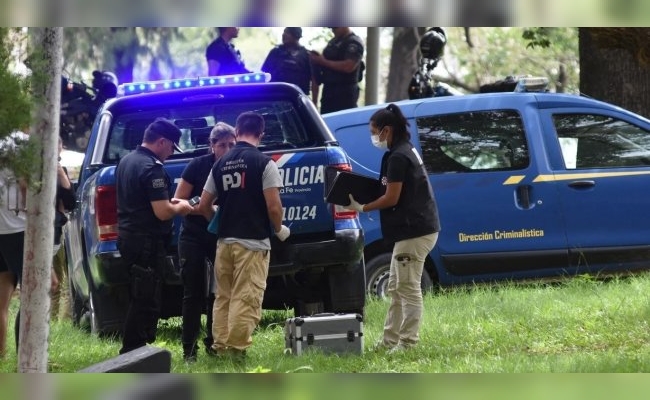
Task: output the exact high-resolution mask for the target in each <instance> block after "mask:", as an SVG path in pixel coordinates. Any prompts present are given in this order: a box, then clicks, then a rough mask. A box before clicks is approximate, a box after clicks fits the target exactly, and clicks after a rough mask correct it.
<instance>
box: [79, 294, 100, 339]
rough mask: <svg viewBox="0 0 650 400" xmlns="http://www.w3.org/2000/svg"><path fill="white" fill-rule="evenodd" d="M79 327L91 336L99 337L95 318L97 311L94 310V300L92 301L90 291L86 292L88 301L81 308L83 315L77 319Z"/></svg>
mask: <svg viewBox="0 0 650 400" xmlns="http://www.w3.org/2000/svg"><path fill="white" fill-rule="evenodd" d="M79 326H81V327H82V328H83V329H84V330H86V331H87V332H89V333H90V334H93V335H99V334H100V332H99V328H100V326H99V318H98V316H97V309H96V308H95V300H94V299H93V291H92V289H91V290H90V291H89V292H88V301H87V302H86V305H85V306H84V308H83V314H81V317H80V319H79Z"/></svg>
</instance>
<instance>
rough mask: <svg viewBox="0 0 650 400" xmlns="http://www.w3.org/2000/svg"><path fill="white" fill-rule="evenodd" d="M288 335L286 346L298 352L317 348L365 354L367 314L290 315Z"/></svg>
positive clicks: (332, 351) (339, 352) (318, 349)
mask: <svg viewBox="0 0 650 400" xmlns="http://www.w3.org/2000/svg"><path fill="white" fill-rule="evenodd" d="M284 339H285V348H287V349H290V350H291V354H293V355H297V356H299V355H302V354H303V353H305V352H307V351H314V350H316V351H321V352H323V353H326V354H363V316H362V315H360V314H333V313H322V314H315V315H312V316H308V317H295V318H288V319H287V320H286V322H285V325H284Z"/></svg>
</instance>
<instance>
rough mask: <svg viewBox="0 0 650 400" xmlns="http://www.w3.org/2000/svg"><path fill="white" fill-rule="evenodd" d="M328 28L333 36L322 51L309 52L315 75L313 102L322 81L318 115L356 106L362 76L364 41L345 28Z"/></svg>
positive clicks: (315, 99)
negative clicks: (321, 52)
mask: <svg viewBox="0 0 650 400" xmlns="http://www.w3.org/2000/svg"><path fill="white" fill-rule="evenodd" d="M331 29H332V32H333V33H334V37H333V38H332V39H331V40H330V41H329V42H328V43H327V46H326V47H325V49H324V50H323V54H322V55H320V54H318V53H317V52H315V51H313V52H311V54H310V58H311V62H312V65H314V75H315V81H314V82H315V83H314V85H313V86H312V90H313V93H312V99H313V101H314V104H318V95H319V85H320V84H321V83H322V84H323V97H322V98H321V107H320V112H321V114H325V113H329V112H333V111H338V110H345V109H347V108H354V107H356V106H357V101H358V100H359V85H358V83H359V80H360V79H361V76H362V71H361V69H362V65H363V62H362V60H361V59H362V58H363V51H364V45H363V41H362V40H361V38H360V37H359V36H357V35H356V34H355V33H354V32H352V30H351V29H350V28H348V27H343V28H331Z"/></svg>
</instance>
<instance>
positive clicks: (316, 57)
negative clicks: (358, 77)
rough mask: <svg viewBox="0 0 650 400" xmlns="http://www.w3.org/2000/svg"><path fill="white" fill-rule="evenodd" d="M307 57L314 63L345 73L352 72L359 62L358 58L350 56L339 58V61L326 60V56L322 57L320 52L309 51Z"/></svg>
mask: <svg viewBox="0 0 650 400" xmlns="http://www.w3.org/2000/svg"><path fill="white" fill-rule="evenodd" d="M309 57H310V59H311V62H312V63H314V64H316V65H320V66H321V67H325V68H329V69H333V70H334V71H338V72H344V73H346V74H349V73H351V72H354V71H355V70H356V69H357V67H358V66H359V62H360V60H356V61H355V60H352V59H350V58H346V59H345V60H339V61H336V60H328V59H327V58H325V57H323V56H322V55H321V54H317V53H311V54H310V55H309Z"/></svg>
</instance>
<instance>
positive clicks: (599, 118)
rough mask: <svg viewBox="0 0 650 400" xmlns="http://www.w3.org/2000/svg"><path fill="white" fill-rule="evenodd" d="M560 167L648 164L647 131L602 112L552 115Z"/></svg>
mask: <svg viewBox="0 0 650 400" xmlns="http://www.w3.org/2000/svg"><path fill="white" fill-rule="evenodd" d="M553 123H554V124H555V132H556V134H557V137H558V141H559V143H560V147H561V148H562V156H563V157H564V167H565V168H566V169H581V168H613V167H638V166H647V165H650V150H649V149H650V135H649V134H648V131H646V130H645V129H642V128H640V127H638V126H636V125H632V124H630V123H628V122H625V121H622V120H620V119H616V118H613V117H610V116H605V115H595V114H556V115H553Z"/></svg>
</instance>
